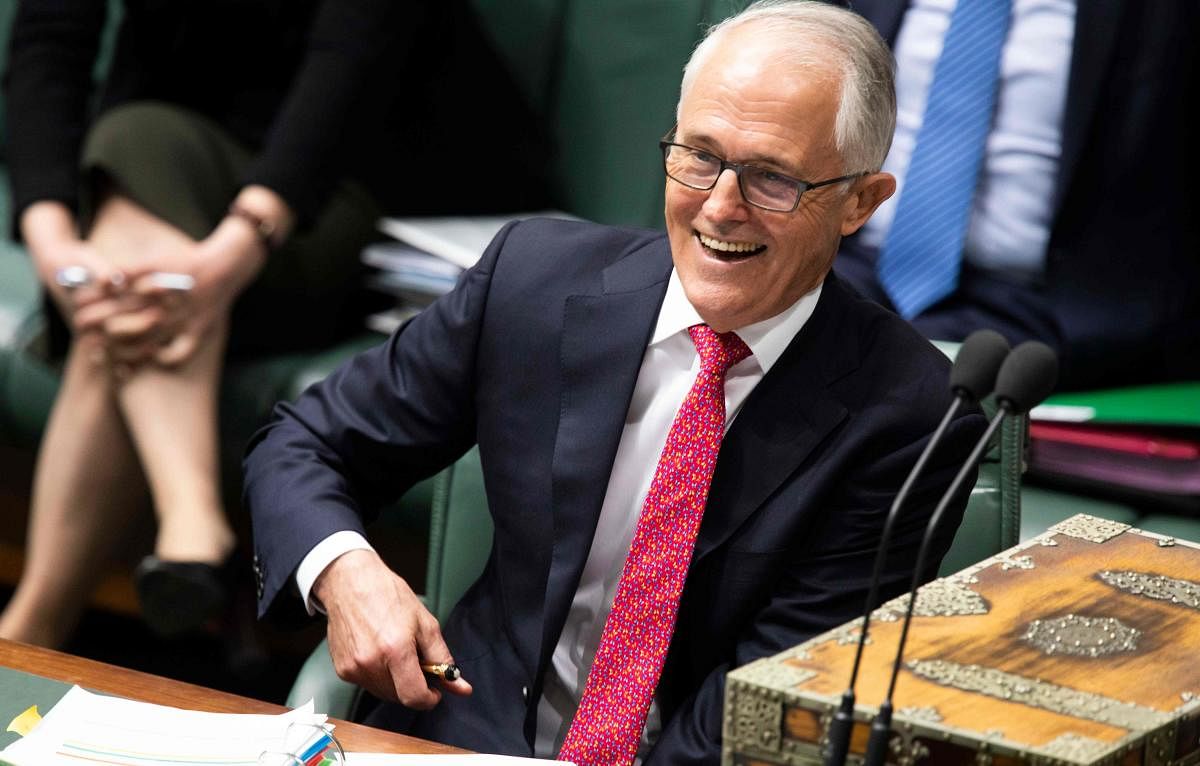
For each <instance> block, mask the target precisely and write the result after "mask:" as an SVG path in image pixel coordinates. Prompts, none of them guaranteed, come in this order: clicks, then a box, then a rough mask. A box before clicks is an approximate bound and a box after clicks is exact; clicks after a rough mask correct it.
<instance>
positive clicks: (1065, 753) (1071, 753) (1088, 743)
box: [1037, 732, 1110, 763]
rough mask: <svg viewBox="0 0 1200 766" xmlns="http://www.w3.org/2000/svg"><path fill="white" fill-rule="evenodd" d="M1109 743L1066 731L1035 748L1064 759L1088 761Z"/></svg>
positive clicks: (1092, 759)
mask: <svg viewBox="0 0 1200 766" xmlns="http://www.w3.org/2000/svg"><path fill="white" fill-rule="evenodd" d="M1109 747H1110V745H1109V744H1108V743H1107V742H1104V741H1102V740H1099V739H1093V738H1091V737H1085V736H1083V735H1082V734H1075V733H1073V732H1068V733H1067V734H1060V735H1058V736H1057V737H1055V738H1054V739H1052V740H1050V741H1049V742H1047V743H1046V744H1044V745H1042V746H1041V747H1039V748H1038V749H1037V751H1038V752H1039V753H1041V754H1042V755H1048V756H1050V757H1051V758H1059V759H1062V760H1064V761H1076V762H1082V763H1089V762H1091V761H1094V760H1096V758H1097V757H1098V756H1099V755H1100V754H1101V753H1103V752H1104V751H1105V750H1108V749H1109Z"/></svg>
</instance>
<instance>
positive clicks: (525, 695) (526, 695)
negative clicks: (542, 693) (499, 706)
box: [521, 686, 529, 702]
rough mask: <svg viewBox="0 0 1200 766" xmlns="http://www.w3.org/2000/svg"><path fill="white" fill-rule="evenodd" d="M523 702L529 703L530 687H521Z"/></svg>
mask: <svg viewBox="0 0 1200 766" xmlns="http://www.w3.org/2000/svg"><path fill="white" fill-rule="evenodd" d="M521 700H522V701H523V702H528V701H529V687H528V686H522V687H521Z"/></svg>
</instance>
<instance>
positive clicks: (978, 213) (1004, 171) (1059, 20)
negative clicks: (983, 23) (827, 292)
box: [861, 0, 1075, 283]
mask: <svg viewBox="0 0 1200 766" xmlns="http://www.w3.org/2000/svg"><path fill="white" fill-rule="evenodd" d="M955 2H956V0H913V3H912V5H911V6H910V8H909V10H908V11H907V12H906V13H905V16H904V22H903V24H902V26H901V27H900V33H899V35H898V36H897V38H896V46H895V55H896V101H897V103H896V107H897V113H896V134H895V138H894V139H893V140H892V149H891V152H890V153H889V154H888V157H887V160H886V161H885V162H884V164H883V169H884V170H886V171H887V172H889V173H892V174H893V175H895V176H896V182H897V188H896V193H895V194H894V195H892V197H891V198H890V199H888V200H887V201H886V202H884V203H883V204H882V205H880V206H879V209H878V210H876V211H875V214H874V215H872V216H871V218H870V220H868V221H867V223H866V225H865V226H864V227H863V232H862V235H861V238H862V241H863V242H865V243H867V244H870V245H873V246H875V247H879V246H881V245H882V243H883V241H884V239H885V238H886V236H887V231H888V229H889V228H891V225H892V220H893V219H894V218H895V215H896V203H897V201H898V200H899V198H900V196H901V195H902V194H904V175H905V172H906V171H907V170H908V164H909V161H910V160H911V159H912V153H913V148H914V146H915V145H916V142H917V134H918V133H920V131H921V124H922V122H923V120H924V115H925V103H926V101H927V100H928V96H929V87H930V84H931V83H932V82H933V72H934V67H935V66H936V65H937V60H938V57H939V56H940V55H941V53H942V43H943V41H944V39H945V36H946V30H947V29H948V28H949V26H950V14H951V13H953V12H954V5H955ZM1074 36H1075V0H1013V9H1012V20H1011V22H1010V27H1009V31H1008V37H1007V39H1006V40H1005V42H1004V48H1003V50H1002V51H1001V59H1000V87H999V90H998V91H997V94H996V115H995V120H994V123H993V125H992V129H991V132H990V133H989V135H988V138H987V144H986V147H985V150H984V158H983V167H982V168H981V169H980V173H979V184H978V187H977V188H976V192H975V201H974V204H973V208H972V211H971V221H970V224H969V225H968V229H967V237H966V242H965V243H964V252H963V259H964V261H966V262H967V263H970V264H972V265H974V266H977V267H979V268H981V269H984V270H987V271H990V272H993V273H999V274H1003V275H1005V276H1006V277H1008V278H1009V279H1010V280H1012V281H1017V282H1025V283H1028V282H1032V281H1036V280H1037V279H1038V278H1040V276H1041V275H1042V272H1043V270H1044V267H1045V259H1046V246H1047V244H1048V243H1049V241H1050V224H1051V219H1052V214H1053V205H1054V185H1055V181H1056V178H1057V176H1058V165H1059V160H1060V158H1061V156H1062V122H1063V114H1064V111H1065V102H1066V93H1067V73H1068V71H1069V70H1070V66H1069V64H1070V61H1071V47H1072V44H1073V41H1074Z"/></svg>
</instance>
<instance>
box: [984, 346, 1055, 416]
mask: <svg viewBox="0 0 1200 766" xmlns="http://www.w3.org/2000/svg"><path fill="white" fill-rule="evenodd" d="M1057 382H1058V355H1057V354H1055V353H1054V350H1053V349H1052V348H1050V347H1049V346H1047V345H1046V344H1045V343H1039V342H1038V341H1036V340H1027V341H1025V342H1024V343H1022V344H1020V345H1018V346H1017V347H1016V348H1014V349H1013V350H1012V352H1011V353H1010V354H1009V355H1008V358H1007V359H1005V360H1004V364H1002V365H1000V371H999V372H998V373H997V374H996V399H997V401H999V402H1000V403H1001V404H1002V405H1004V406H1005V409H1007V410H1008V411H1009V412H1011V413H1013V414H1014V415H1020V414H1021V413H1023V412H1028V411H1029V410H1031V409H1033V408H1034V407H1036V406H1037V405H1038V404H1040V403H1041V401H1042V400H1043V399H1045V398H1046V397H1047V396H1049V395H1050V392H1051V391H1053V390H1054V385H1055V384H1056V383H1057Z"/></svg>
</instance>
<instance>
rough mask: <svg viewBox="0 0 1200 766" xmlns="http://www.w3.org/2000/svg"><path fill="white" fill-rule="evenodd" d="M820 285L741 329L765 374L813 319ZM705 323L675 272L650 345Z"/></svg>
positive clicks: (740, 331) (739, 329)
mask: <svg viewBox="0 0 1200 766" xmlns="http://www.w3.org/2000/svg"><path fill="white" fill-rule="evenodd" d="M823 284H824V283H823V282H822V283H821V284H818V285H817V286H816V287H814V288H813V289H812V290H810V291H809V292H808V293H806V294H804V295H803V296H801V298H800V300H798V301H796V302H795V303H793V304H792V305H791V306H789V307H787V308H786V309H784V310H783V311H781V312H779V313H778V314H776V315H775V316H773V317H771V318H769V319H764V320H763V321H761V322H755V323H754V324H752V325H747V326H745V327H739V328H737V330H735V332H737V334H738V337H739V338H741V339H742V340H743V341H744V342H745V343H746V345H747V346H749V347H750V351H751V352H752V353H753V354H754V356H753V357H751V358H752V359H754V360H756V361H757V362H758V366H759V367H761V368H762V372H763V374H764V375H766V374H767V372H768V371H769V370H770V369H771V367H772V365H774V364H775V362H777V361H779V357H781V356H783V352H784V350H785V349H787V347H788V344H789V343H791V342H792V338H794V337H796V333H798V332H800V329H801V328H802V327H804V324H805V322H807V321H808V318H809V317H810V316H812V313H813V310H814V309H816V307H817V300H818V299H819V298H820V297H821V287H822V285H823ZM703 323H704V320H703V319H701V318H700V314H699V313H698V312H697V311H696V308H695V307H694V306H692V304H691V303H690V302H689V301H688V299H687V294H686V293H684V291H683V283H682V282H680V281H679V272H677V271H676V270H675V269H671V279H670V281H669V282H668V283H667V294H666V295H665V296H664V297H663V304H662V310H660V311H659V312H658V324H657V325H655V327H654V335H653V336H651V338H650V345H651V346H653V345H655V344H657V343H661V342H662V341H664V340H666V339H667V338H669V337H671V336H672V335H674V334H675V333H678V332H684V331H686V330H687V328H689V327H691V326H692V325H694V324H703Z"/></svg>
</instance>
